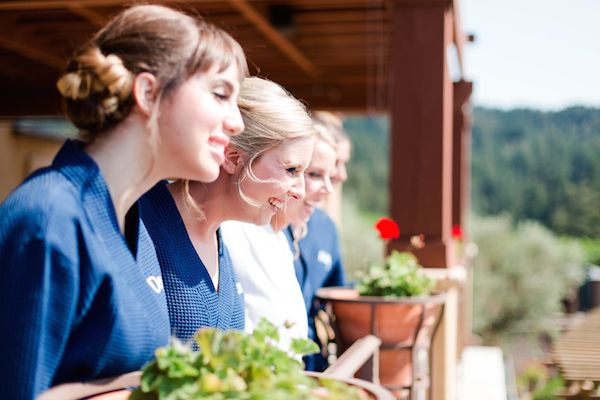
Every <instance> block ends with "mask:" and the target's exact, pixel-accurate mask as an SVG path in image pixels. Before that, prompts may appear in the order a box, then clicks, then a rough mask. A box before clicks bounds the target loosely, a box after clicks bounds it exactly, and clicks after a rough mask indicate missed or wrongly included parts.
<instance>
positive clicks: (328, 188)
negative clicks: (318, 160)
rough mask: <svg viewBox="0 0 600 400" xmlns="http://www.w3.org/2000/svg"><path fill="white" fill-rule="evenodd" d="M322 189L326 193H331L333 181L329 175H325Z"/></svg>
mask: <svg viewBox="0 0 600 400" xmlns="http://www.w3.org/2000/svg"><path fill="white" fill-rule="evenodd" d="M323 190H324V191H325V193H326V194H331V193H333V182H332V178H331V176H326V177H325V184H324V185H323Z"/></svg>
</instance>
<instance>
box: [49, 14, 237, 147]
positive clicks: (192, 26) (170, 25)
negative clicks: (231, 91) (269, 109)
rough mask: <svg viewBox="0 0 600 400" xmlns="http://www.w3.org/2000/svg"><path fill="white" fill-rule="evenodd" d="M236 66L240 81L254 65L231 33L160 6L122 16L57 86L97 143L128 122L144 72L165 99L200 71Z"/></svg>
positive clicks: (79, 57)
mask: <svg viewBox="0 0 600 400" xmlns="http://www.w3.org/2000/svg"><path fill="white" fill-rule="evenodd" d="M232 63H236V65H237V67H238V71H239V80H240V82H241V81H242V80H243V78H244V77H245V76H246V75H247V74H248V66H247V63H246V58H245V56H244V52H243V50H242V48H241V47H240V45H239V44H238V43H237V42H236V41H235V40H234V39H233V38H232V37H231V36H230V35H229V34H227V33H226V32H225V31H223V30H221V29H219V28H217V27H215V26H213V25H211V24H209V23H207V22H205V21H204V20H202V19H200V18H198V17H192V16H190V15H187V14H185V13H183V12H180V11H177V10H174V9H172V8H168V7H164V6H160V5H138V6H133V7H130V8H128V9H126V10H125V11H123V12H121V13H120V14H118V15H117V16H116V17H115V18H113V19H112V20H111V21H110V22H109V23H108V24H107V25H106V26H105V27H104V28H103V29H101V30H100V31H99V32H98V33H97V34H96V35H95V36H94V37H93V38H92V39H91V40H90V41H89V42H88V43H86V44H85V45H84V46H83V47H82V48H81V49H80V50H79V51H78V52H77V53H75V55H74V56H73V57H72V58H71V60H69V63H68V66H67V69H66V73H65V74H64V75H62V77H61V78H60V79H59V80H58V82H57V87H58V89H59V91H60V92H61V93H62V95H63V96H64V98H65V102H66V113H67V116H68V117H69V119H70V120H71V121H72V122H73V124H75V126H77V127H78V128H79V129H80V130H82V131H83V132H84V133H86V134H87V136H88V138H89V139H90V140H92V139H93V138H94V137H95V136H96V135H97V134H99V133H101V132H103V131H105V130H107V129H110V128H111V127H113V126H115V125H116V124H118V123H119V122H120V121H122V120H124V119H125V118H126V117H127V116H128V115H129V113H130V112H131V110H132V108H133V105H134V104H135V102H134V99H133V96H132V91H131V89H132V83H133V80H134V78H135V76H136V75H137V74H139V73H141V72H149V73H151V74H153V75H154V76H155V77H156V78H157V80H158V82H159V89H158V94H157V96H158V101H157V102H156V104H157V106H156V107H155V110H154V112H153V115H152V116H151V118H150V119H151V123H154V124H155V123H156V118H157V117H158V106H159V104H160V100H161V99H162V98H164V97H166V96H168V95H169V93H171V92H172V91H173V90H174V89H175V88H177V87H178V86H179V85H180V84H181V83H183V82H184V81H185V80H186V79H188V78H189V77H190V76H191V75H193V74H195V73H197V72H204V71H206V70H208V69H210V68H211V67H213V66H214V65H218V67H219V72H222V71H223V70H225V69H226V68H227V67H229V66H230V65H231V64H232Z"/></svg>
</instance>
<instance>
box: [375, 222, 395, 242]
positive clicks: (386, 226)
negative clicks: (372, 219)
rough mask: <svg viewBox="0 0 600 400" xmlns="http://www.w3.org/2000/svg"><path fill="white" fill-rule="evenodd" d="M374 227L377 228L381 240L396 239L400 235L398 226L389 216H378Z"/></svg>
mask: <svg viewBox="0 0 600 400" xmlns="http://www.w3.org/2000/svg"><path fill="white" fill-rule="evenodd" d="M375 229H377V231H378V232H379V237H381V238H382V239H383V240H389V239H398V238H399V237H400V227H399V226H398V224H397V223H396V222H395V221H394V220H393V219H390V218H380V219H379V221H377V223H376V224H375Z"/></svg>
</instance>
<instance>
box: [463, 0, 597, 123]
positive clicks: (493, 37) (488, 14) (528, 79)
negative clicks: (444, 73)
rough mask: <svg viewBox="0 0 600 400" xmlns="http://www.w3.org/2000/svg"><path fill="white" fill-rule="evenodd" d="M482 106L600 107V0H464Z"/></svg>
mask: <svg viewBox="0 0 600 400" xmlns="http://www.w3.org/2000/svg"><path fill="white" fill-rule="evenodd" d="M460 8H461V9H460V17H461V23H462V25H463V30H464V31H465V32H466V33H468V34H470V33H472V34H474V35H475V42H474V43H466V48H465V50H464V52H465V53H464V55H463V58H464V64H465V76H466V78H467V79H468V80H472V81H473V82H474V94H473V100H474V104H475V105H479V106H489V107H498V108H503V109H511V108H518V107H527V108H534V109H541V110H547V111H552V110H560V109H564V108H566V107H569V106H573V105H585V106H590V107H595V108H600V0H460Z"/></svg>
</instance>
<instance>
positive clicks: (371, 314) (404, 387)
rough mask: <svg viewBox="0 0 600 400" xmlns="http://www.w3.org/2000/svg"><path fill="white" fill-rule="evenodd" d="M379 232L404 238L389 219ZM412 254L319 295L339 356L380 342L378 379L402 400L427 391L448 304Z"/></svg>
mask: <svg viewBox="0 0 600 400" xmlns="http://www.w3.org/2000/svg"><path fill="white" fill-rule="evenodd" d="M375 227H376V229H377V230H378V232H379V235H380V237H381V238H382V239H384V240H393V239H397V238H398V237H399V236H400V229H399V227H398V225H397V224H396V223H395V222H394V221H393V220H391V219H389V218H382V219H380V220H379V221H378V222H377V224H376V225H375ZM424 239H425V238H424V237H423V235H417V236H414V237H412V238H411V246H410V248H422V247H423V246H424V245H425V242H424ZM410 248H409V249H407V251H402V252H399V251H396V250H394V251H392V252H391V254H390V255H388V256H387V257H386V258H385V260H384V263H383V265H373V266H371V267H370V268H369V269H368V271H367V272H366V273H364V274H362V276H360V277H359V281H358V283H357V284H356V285H355V287H354V288H342V287H334V288H322V289H320V290H319V291H318V292H317V297H318V298H319V299H320V300H321V301H323V302H325V303H326V307H327V310H328V312H329V314H330V319H331V321H332V324H333V327H334V330H335V334H336V343H337V346H338V354H340V353H342V352H343V351H345V350H346V349H347V348H348V347H349V346H351V345H352V343H354V342H355V341H356V340H358V339H360V338H361V337H364V336H365V335H368V334H373V335H375V336H377V337H379V339H381V341H382V345H381V349H380V355H379V379H380V382H381V384H382V385H383V386H384V387H386V388H388V389H390V390H391V391H393V392H394V394H395V395H396V396H397V397H398V398H409V396H411V394H412V395H413V396H412V397H413V398H417V393H422V392H423V391H426V390H427V389H428V387H429V357H428V349H429V345H430V344H431V339H432V336H433V333H434V330H435V327H436V326H437V322H438V321H439V318H440V316H441V312H442V307H443V304H444V301H445V294H444V293H436V292H433V291H432V288H433V286H434V282H433V281H432V280H431V279H430V278H428V277H426V276H425V275H424V274H423V272H422V269H421V266H420V265H419V263H418V261H417V259H416V257H415V256H414V255H413V254H411V253H410V252H409V251H408V250H410Z"/></svg>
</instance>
